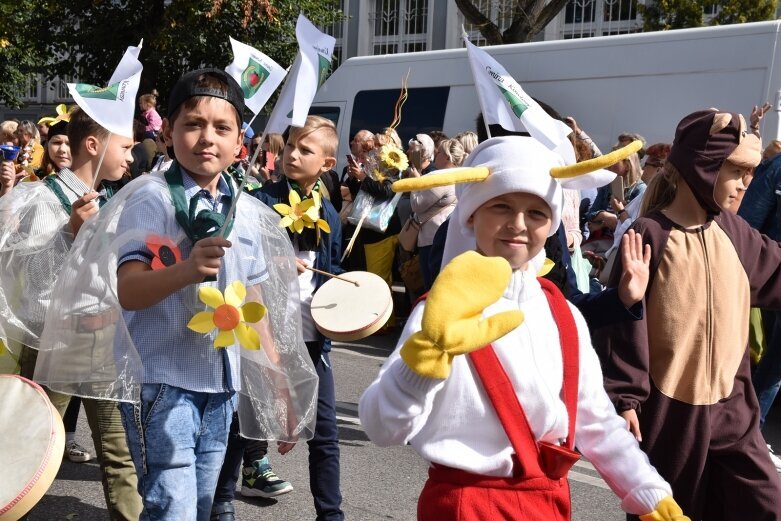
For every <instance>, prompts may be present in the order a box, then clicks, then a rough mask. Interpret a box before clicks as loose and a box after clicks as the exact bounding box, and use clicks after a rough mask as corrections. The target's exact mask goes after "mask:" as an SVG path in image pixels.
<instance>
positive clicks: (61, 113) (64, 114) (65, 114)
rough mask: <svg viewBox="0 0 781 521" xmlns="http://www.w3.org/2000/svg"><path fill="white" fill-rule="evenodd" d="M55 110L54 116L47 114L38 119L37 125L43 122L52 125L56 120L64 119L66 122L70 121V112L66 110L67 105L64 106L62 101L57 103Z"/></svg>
mask: <svg viewBox="0 0 781 521" xmlns="http://www.w3.org/2000/svg"><path fill="white" fill-rule="evenodd" d="M56 111H57V116H56V117H51V116H47V117H44V118H41V119H39V120H38V124H39V125H40V124H45V125H46V126H48V127H51V126H52V125H54V124H55V123H57V122H58V121H66V122H67V121H70V119H71V113H70V111H69V110H68V107H66V106H65V104H64V103H60V104H59V105H57V108H56Z"/></svg>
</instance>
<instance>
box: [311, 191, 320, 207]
mask: <svg viewBox="0 0 781 521" xmlns="http://www.w3.org/2000/svg"><path fill="white" fill-rule="evenodd" d="M312 200H313V201H314V202H315V206H317V207H319V206H320V192H317V191H312Z"/></svg>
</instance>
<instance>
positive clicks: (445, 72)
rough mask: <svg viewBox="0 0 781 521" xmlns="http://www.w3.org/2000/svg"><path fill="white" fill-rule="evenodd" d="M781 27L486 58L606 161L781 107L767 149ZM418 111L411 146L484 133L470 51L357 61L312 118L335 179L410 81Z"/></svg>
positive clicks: (411, 103)
mask: <svg viewBox="0 0 781 521" xmlns="http://www.w3.org/2000/svg"><path fill="white" fill-rule="evenodd" d="M779 28H781V21H772V22H761V23H752V24H741V25H730V26H722V27H708V28H698V29H685V30H678V31H665V32H654V33H640V34H631V35H622V36H606V37H596V38H585V39H579V40H559V41H549V42H536V43H526V44H515V45H501V46H495V47H487V48H486V50H487V51H488V52H489V53H490V54H491V55H492V56H493V57H494V58H495V59H496V60H498V61H499V62H500V63H501V64H502V65H504V67H505V68H506V69H507V70H508V72H510V74H512V75H513V77H514V78H515V79H516V80H517V81H518V82H519V83H520V84H521V86H522V87H523V88H524V90H526V92H527V93H529V94H530V95H531V96H534V97H535V98H537V99H539V100H541V101H544V102H545V103H547V104H549V105H551V106H552V107H553V108H554V109H556V110H557V111H558V112H559V113H561V114H562V115H564V116H573V117H574V118H575V119H576V120H577V121H578V124H579V125H580V126H581V128H583V129H584V130H585V131H586V132H587V133H589V134H590V135H591V137H592V138H593V139H594V140H595V141H596V143H597V144H598V145H599V146H600V147H601V148H602V149H603V150H609V149H610V147H611V146H612V145H613V144H614V143H615V141H616V137H617V136H618V134H620V133H621V132H624V131H629V132H637V133H639V134H641V135H643V136H644V137H646V138H647V140H648V142H649V144H651V143H655V142H661V141H664V142H672V138H673V132H674V130H675V125H676V123H677V122H678V121H679V120H680V119H681V118H682V117H683V116H684V115H686V114H688V113H690V112H693V111H695V110H697V109H702V108H707V107H719V108H723V109H728V110H733V111H738V112H742V113H743V114H744V115H745V116H746V118H747V119H748V115H749V114H750V112H751V109H752V107H753V106H754V105H761V104H762V103H764V102H765V101H769V102H770V103H773V104H774V106H773V108H772V109H771V112H769V113H768V114H767V115H766V116H765V119H764V121H763V124H762V131H763V137H764V140H765V142H767V140H769V139H775V138H777V137H778V136H779V134H780V132H779V111H781V100H780V99H779V97H780V95H781V91H780V90H779V89H781V52H777V51H778V50H779V41H778V36H779V34H778V33H779ZM408 70H409V71H410V75H409V99H408V100H407V103H406V104H405V105H404V108H403V112H402V120H401V125H400V126H399V127H398V129H397V130H398V131H399V134H400V135H401V137H402V140H404V141H405V142H406V140H407V139H409V138H411V137H412V135H413V134H414V133H416V132H419V131H424V132H425V131H430V130H443V131H444V132H445V133H446V134H448V135H455V134H456V133H458V132H460V131H463V130H475V118H476V116H477V115H478V113H479V112H480V106H479V104H478V101H477V95H476V93H475V89H474V84H473V78H472V73H471V70H470V68H469V63H468V61H467V55H466V50H465V49H454V50H445V51H430V52H418V53H405V54H394V55H385V56H369V57H357V58H351V59H349V60H347V61H346V62H344V63H343V64H342V65H341V66H340V67H339V68H338V69H337V70H336V71H334V73H333V74H332V75H331V77H330V78H328V80H327V81H326V82H325V84H324V85H323V86H322V87H321V88H320V91H319V92H318V93H317V97H316V98H315V102H314V104H313V106H312V110H311V111H310V112H311V113H312V114H320V115H323V116H327V117H329V118H331V119H333V120H334V121H335V122H336V124H337V129H338V131H339V154H338V157H337V159H338V171H341V169H342V168H343V167H344V166H345V164H346V159H345V155H346V154H347V153H348V152H349V142H350V137H351V136H352V135H353V134H354V133H355V132H356V131H358V130H360V129H363V128H366V129H369V130H371V131H375V132H376V131H378V130H380V129H381V128H383V127H385V126H387V125H388V124H389V123H390V122H391V120H392V119H393V107H394V104H395V102H396V99H397V97H398V95H399V87H400V85H401V79H402V77H403V76H404V75H406V73H407V71H408Z"/></svg>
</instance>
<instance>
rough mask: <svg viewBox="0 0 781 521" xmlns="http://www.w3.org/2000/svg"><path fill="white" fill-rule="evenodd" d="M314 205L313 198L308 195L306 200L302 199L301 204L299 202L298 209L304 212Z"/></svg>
mask: <svg viewBox="0 0 781 521" xmlns="http://www.w3.org/2000/svg"><path fill="white" fill-rule="evenodd" d="M314 205H315V200H314V199H312V198H311V197H310V198H309V199H307V200H306V201H303V202H302V203H301V204H299V205H298V209H299V210H301V212H305V211H307V210H308V209H310V208H311V207H313V206H314Z"/></svg>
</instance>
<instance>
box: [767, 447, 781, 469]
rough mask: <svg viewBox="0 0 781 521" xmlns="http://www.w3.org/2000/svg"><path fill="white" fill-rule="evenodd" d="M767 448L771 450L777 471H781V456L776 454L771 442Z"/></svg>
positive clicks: (771, 456) (771, 458) (771, 457)
mask: <svg viewBox="0 0 781 521" xmlns="http://www.w3.org/2000/svg"><path fill="white" fill-rule="evenodd" d="M767 450H769V451H770V460H771V461H772V462H773V465H775V466H776V472H781V458H779V457H778V456H776V455H775V453H774V452H773V448H772V447H771V446H770V444H768V446H767Z"/></svg>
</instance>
